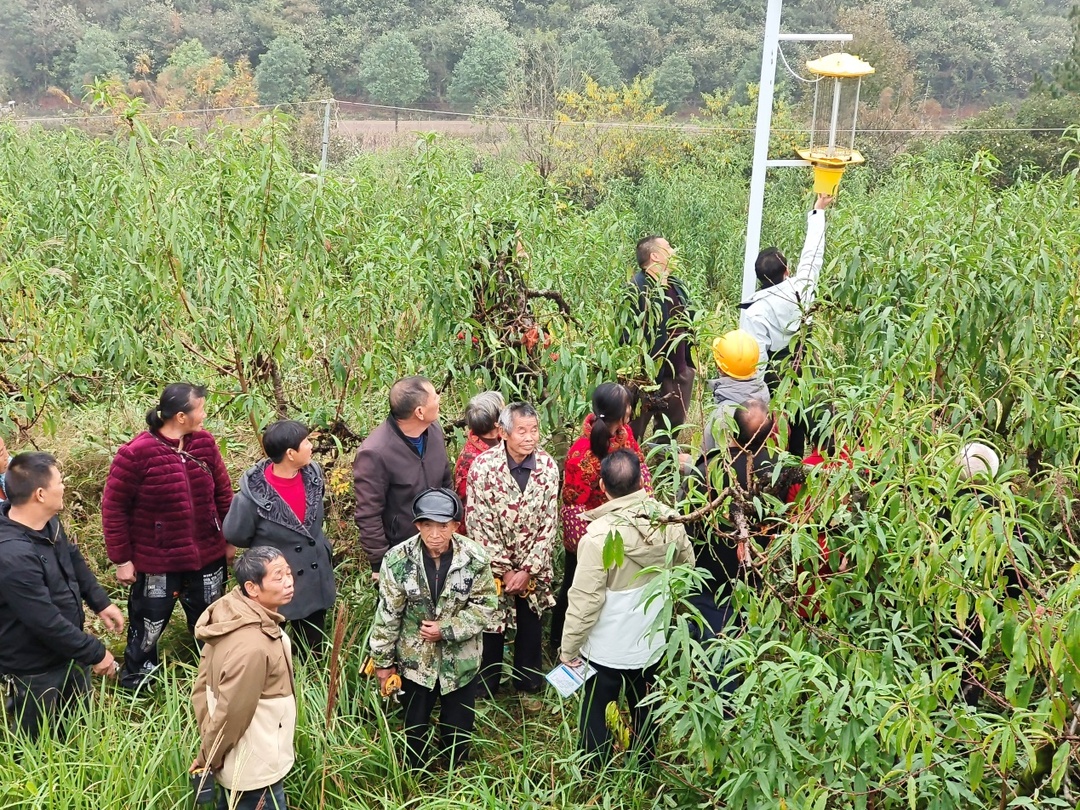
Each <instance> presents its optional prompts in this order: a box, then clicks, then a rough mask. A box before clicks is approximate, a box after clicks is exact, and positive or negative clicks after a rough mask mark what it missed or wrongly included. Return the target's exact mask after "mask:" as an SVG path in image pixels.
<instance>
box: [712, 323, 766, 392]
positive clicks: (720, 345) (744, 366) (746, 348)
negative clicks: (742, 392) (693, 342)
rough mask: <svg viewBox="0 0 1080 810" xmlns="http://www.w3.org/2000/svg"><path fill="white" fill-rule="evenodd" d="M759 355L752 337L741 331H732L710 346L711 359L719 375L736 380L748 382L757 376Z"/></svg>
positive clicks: (756, 344)
mask: <svg viewBox="0 0 1080 810" xmlns="http://www.w3.org/2000/svg"><path fill="white" fill-rule="evenodd" d="M759 354H760V349H758V343H757V341H756V340H754V336H753V335H751V334H750V333H749V332H747V331H745V330H743V329H733V330H732V331H730V332H728V333H727V334H726V335H722V336H721V337H718V338H717V339H716V340H714V341H713V344H712V355H713V359H714V360H716V365H717V367H718V368H719V369H720V373H721V374H726V375H727V376H728V377H732V378H733V379H736V380H749V379H750V378H752V377H753V376H754V375H755V374H757V364H758V356H759Z"/></svg>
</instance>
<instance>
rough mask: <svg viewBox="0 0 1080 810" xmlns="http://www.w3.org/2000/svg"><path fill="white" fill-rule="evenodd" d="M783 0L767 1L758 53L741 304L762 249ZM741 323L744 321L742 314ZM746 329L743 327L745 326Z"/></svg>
mask: <svg viewBox="0 0 1080 810" xmlns="http://www.w3.org/2000/svg"><path fill="white" fill-rule="evenodd" d="M783 5H784V2H783V0H769V6H768V9H767V10H766V12H765V43H764V45H763V47H762V49H761V78H760V80H759V81H758V108H757V124H756V125H755V126H756V129H755V131H754V163H753V171H752V173H751V175H750V210H749V212H748V213H747V217H746V255H745V256H744V258H743V281H742V298H741V299H739V300H741V301H749V300H750V296H752V295H753V294H754V290H755V289H756V288H757V278H756V276H755V275H754V261H755V260H756V259H757V254H758V250H759V249H760V247H761V214H762V207H763V206H764V205H765V171H766V169H765V161H766V160H768V158H769V132H770V130H771V129H772V108H773V90H774V89H775V87H776V51H777V49H778V48H779V44H780V11H781V9H782V8H783ZM742 320H744V321H745V320H746V311H745V310H743V315H742ZM744 325H745V324H744Z"/></svg>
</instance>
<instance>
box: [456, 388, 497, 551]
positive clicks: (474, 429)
mask: <svg viewBox="0 0 1080 810" xmlns="http://www.w3.org/2000/svg"><path fill="white" fill-rule="evenodd" d="M505 407H506V403H505V402H504V401H503V397H502V394H500V393H499V392H498V391H483V392H481V393H479V394H477V395H476V396H474V397H473V398H472V399H470V400H469V404H468V405H466V406H465V427H466V428H467V429H468V431H469V433H468V436H467V437H466V439H465V446H464V447H463V448H462V449H461V455H460V456H458V458H457V463H456V464H455V465H454V491H455V492H456V493H457V496H458V497H459V498H461V504H462V509H463V510H464V507H465V504H466V501H467V500H468V491H467V490H468V481H469V468H470V467H472V463H473V461H475V460H476V457H477V456H478V455H480V454H481V453H483V452H484V451H485V450H490V449H491V448H492V447H494V446H495V445H497V444H501V443H502V439H501V438H500V437H499V414H500V413H502V409H503V408H505ZM457 533H458V534H460V535H462V536H463V537H468V536H469V535H468V533H467V532H466V527H465V519H464V517H462V520H461V525H460V526H458V530H457Z"/></svg>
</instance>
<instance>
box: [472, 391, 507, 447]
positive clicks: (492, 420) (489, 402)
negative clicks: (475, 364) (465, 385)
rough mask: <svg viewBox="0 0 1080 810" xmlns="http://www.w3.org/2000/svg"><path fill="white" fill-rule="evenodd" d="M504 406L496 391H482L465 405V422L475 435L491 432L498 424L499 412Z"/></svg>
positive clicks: (504, 403) (500, 396)
mask: <svg viewBox="0 0 1080 810" xmlns="http://www.w3.org/2000/svg"><path fill="white" fill-rule="evenodd" d="M505 407H506V402H505V401H504V400H503V397H502V394H500V393H499V392H498V391H483V392H481V393H479V394H477V395H476V396H475V397H473V398H472V399H470V400H469V404H468V405H466V406H465V424H466V425H468V426H469V430H471V431H472V432H473V433H475V434H476V435H477V436H483V435H484V434H485V433H491V431H493V430H494V429H495V428H497V427H498V426H499V414H500V413H501V412H502V409H503V408H505Z"/></svg>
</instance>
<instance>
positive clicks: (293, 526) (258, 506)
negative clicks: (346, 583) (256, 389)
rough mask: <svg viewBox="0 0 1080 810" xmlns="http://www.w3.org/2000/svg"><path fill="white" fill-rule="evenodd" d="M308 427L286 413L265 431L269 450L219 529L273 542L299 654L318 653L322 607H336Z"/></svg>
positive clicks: (244, 480) (250, 541)
mask: <svg viewBox="0 0 1080 810" xmlns="http://www.w3.org/2000/svg"><path fill="white" fill-rule="evenodd" d="M308 434H309V431H308V429H307V427H305V426H304V425H302V424H300V423H299V422H294V421H291V420H282V421H280V422H274V423H273V424H271V425H270V426H269V427H267V428H266V430H265V431H263V450H265V451H266V455H267V456H269V458H267V459H266V460H265V461H260V462H259V463H258V464H256V465H255V466H254V467H252V468H251V469H249V470H248V471H247V472H245V473H244V475H243V477H241V479H240V492H239V493H237V495H236V497H235V498H233V502H232V506H231V507H230V508H229V514H228V516H227V517H226V518H225V525H224V526H223V527H222V530H223V531H224V533H225V538H226V540H228V542H230V543H232V544H233V545H234V546H238V547H239V548H251V547H252V546H272V547H273V548H276V549H278V550H279V551H280V552H281V553H282V554H284V555H285V560H286V561H287V562H288V563H289V567H290V568H291V569H292V573H293V578H294V582H295V586H294V587H295V594H294V596H293V598H292V601H291V602H289V603H288V604H286V605H283V606H282V607H281V609H280V612H281V615H283V616H284V617H285V618H286V619H288V620H289V630H290V632H291V635H292V636H293V639H294V640H295V641H296V646H297V654H298V655H299V656H302V655H304V654H305V652H306V650H312V651H314V652H316V653H317V652H319V651H320V650H321V648H322V644H323V641H324V639H325V637H326V636H325V634H326V613H327V611H328V610H329V609H330V608H331V607H332V606H333V604H334V598H335V596H336V594H337V589H336V586H335V584H334V563H333V551H332V549H331V546H330V542H329V541H328V540H327V539H326V535H325V534H323V518H324V506H323V497H324V495H325V485H324V483H323V474H322V469H321V468H320V467H319V465H318V464H317V463H315V462H314V461H312V460H311V452H312V447H311V440H310V439H309V438H308Z"/></svg>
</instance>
